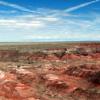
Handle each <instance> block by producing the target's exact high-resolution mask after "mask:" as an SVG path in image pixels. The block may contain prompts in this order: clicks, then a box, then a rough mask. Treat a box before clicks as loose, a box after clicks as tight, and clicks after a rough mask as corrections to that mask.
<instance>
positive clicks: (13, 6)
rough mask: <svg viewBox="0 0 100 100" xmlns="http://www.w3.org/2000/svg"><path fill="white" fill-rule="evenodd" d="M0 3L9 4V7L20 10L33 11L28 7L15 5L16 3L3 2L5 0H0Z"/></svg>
mask: <svg viewBox="0 0 100 100" xmlns="http://www.w3.org/2000/svg"><path fill="white" fill-rule="evenodd" d="M0 5H4V6H9V7H12V8H15V9H18V10H21V11H25V12H31V13H33V11H32V10H30V9H28V8H25V7H22V6H20V5H17V4H13V3H9V2H5V1H0Z"/></svg>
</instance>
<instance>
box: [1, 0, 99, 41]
mask: <svg viewBox="0 0 100 100" xmlns="http://www.w3.org/2000/svg"><path fill="white" fill-rule="evenodd" d="M99 6H100V0H81V1H79V0H74V1H73V0H53V1H52V0H24V1H23V0H21V1H20V0H0V42H41V41H42V42H45V41H47V42H52V41H100V28H99V26H100V7H99Z"/></svg>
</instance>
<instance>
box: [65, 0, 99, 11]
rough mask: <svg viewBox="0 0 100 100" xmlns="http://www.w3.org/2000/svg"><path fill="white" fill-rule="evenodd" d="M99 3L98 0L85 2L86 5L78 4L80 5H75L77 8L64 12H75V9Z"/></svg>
mask: <svg viewBox="0 0 100 100" xmlns="http://www.w3.org/2000/svg"><path fill="white" fill-rule="evenodd" d="M99 1H100V0H93V1H90V2H86V3H83V4H80V5H77V6H74V7H71V8H68V9H66V10H65V12H71V11H75V10H77V9H80V8H83V7H86V6H89V5H90V4H93V3H96V2H99Z"/></svg>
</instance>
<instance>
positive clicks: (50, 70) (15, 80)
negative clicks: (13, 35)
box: [0, 43, 100, 100]
mask: <svg viewBox="0 0 100 100" xmlns="http://www.w3.org/2000/svg"><path fill="white" fill-rule="evenodd" d="M40 46H41V47H40ZM0 100H100V43H71V44H69V43H68V44H67V43H64V44H61V43H60V44H59V43H58V44H57V43H55V44H53V45H52V44H51V45H50V44H49V47H48V44H44V45H43V44H37V45H36V44H35V46H34V45H32V44H31V45H1V46H0Z"/></svg>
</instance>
